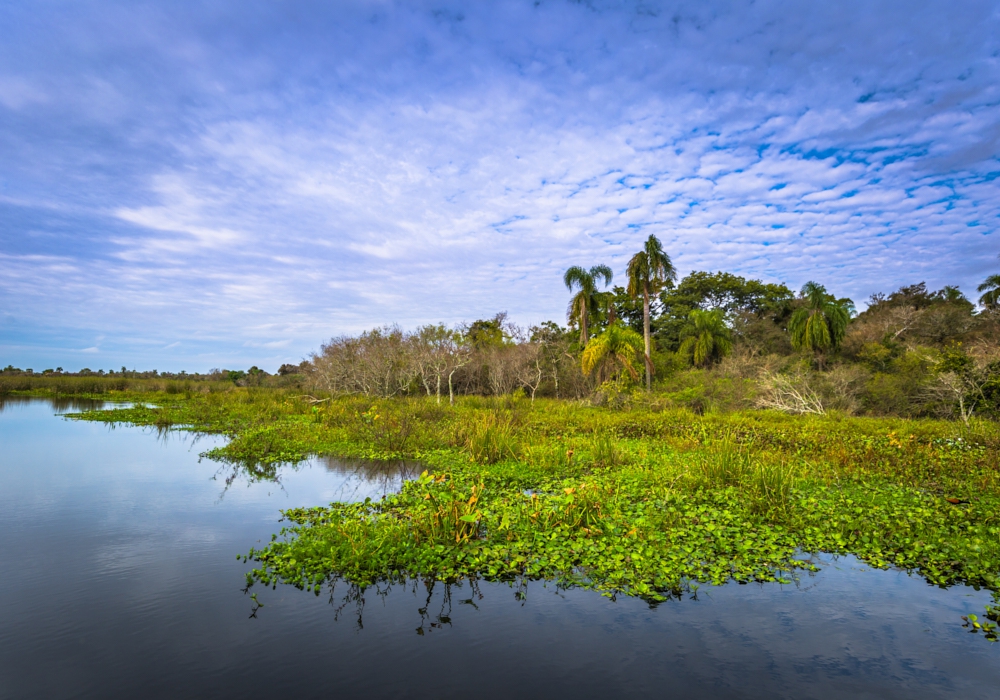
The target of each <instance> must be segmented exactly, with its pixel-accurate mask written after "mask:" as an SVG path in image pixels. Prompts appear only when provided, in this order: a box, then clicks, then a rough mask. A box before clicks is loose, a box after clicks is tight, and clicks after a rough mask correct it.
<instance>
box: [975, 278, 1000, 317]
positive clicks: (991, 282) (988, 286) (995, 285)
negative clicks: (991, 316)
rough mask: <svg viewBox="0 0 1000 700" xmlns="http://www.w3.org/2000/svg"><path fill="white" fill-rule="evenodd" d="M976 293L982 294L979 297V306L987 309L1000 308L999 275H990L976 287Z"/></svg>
mask: <svg viewBox="0 0 1000 700" xmlns="http://www.w3.org/2000/svg"><path fill="white" fill-rule="evenodd" d="M976 291H977V292H983V295H982V296H981V297H979V303H980V304H982V305H983V306H985V307H986V308H988V309H997V308H1000V275H990V276H989V277H987V278H986V279H985V280H984V281H983V283H982V284H981V285H979V286H978V287H976Z"/></svg>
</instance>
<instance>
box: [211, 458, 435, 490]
mask: <svg viewBox="0 0 1000 700" xmlns="http://www.w3.org/2000/svg"><path fill="white" fill-rule="evenodd" d="M221 461H222V462H223V466H222V467H220V468H219V470H218V471H217V472H216V473H215V476H213V477H212V478H213V479H214V480H219V479H221V480H222V481H223V483H224V486H223V489H222V493H221V494H220V495H219V498H222V497H223V496H224V495H225V494H226V491H228V490H229V487H230V486H232V485H233V484H234V483H236V482H237V481H239V480H245V481H246V483H247V486H250V485H252V484H257V483H261V482H267V483H272V484H277V486H278V487H279V488H281V489H282V490H284V485H283V484H282V483H281V477H282V475H283V474H288V473H289V472H290V471H291V472H297V471H299V470H300V469H302V467H303V466H309V465H310V464H311V463H312V462H316V463H318V464H319V465H321V466H322V467H323V468H324V469H326V471H328V472H330V473H332V474H336V475H337V476H339V477H341V478H342V479H343V484H342V485H341V488H340V492H339V494H338V496H339V500H345V501H347V500H360V499H359V498H357V496H358V495H359V494H360V493H365V494H367V495H372V492H375V495H379V496H385V495H387V494H390V493H396V492H398V491H399V489H400V488H402V485H403V482H404V481H409V480H410V479H416V478H417V477H418V476H420V473H421V472H422V471H424V469H426V467H425V466H424V465H422V464H421V463H420V462H414V461H411V460H404V459H387V460H378V459H346V458H341V457H327V456H322V457H315V458H313V459H312V460H308V461H303V462H268V463H262V462H254V461H247V460H221Z"/></svg>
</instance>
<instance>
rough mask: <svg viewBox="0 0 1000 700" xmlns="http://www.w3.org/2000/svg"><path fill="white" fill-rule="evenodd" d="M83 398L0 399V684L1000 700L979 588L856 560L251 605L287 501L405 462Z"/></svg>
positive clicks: (300, 595)
mask: <svg viewBox="0 0 1000 700" xmlns="http://www.w3.org/2000/svg"><path fill="white" fill-rule="evenodd" d="M85 407H87V406H86V405H84V404H73V403H67V404H63V405H60V406H53V404H51V403H48V402H42V401H30V402H29V401H15V402H11V401H9V400H8V401H6V402H4V403H0V528H2V530H0V532H2V533H3V536H2V537H0V562H2V565H0V567H2V568H0V698H4V699H6V698H11V699H13V698H17V699H19V700H20V699H24V698H135V697H142V698H161V697H162V698H176V697H183V696H193V697H199V698H200V697H239V698H264V697H267V698H273V697H279V696H282V697H293V698H313V697H324V698H328V697H331V696H336V697H362V696H365V697H379V698H381V697H435V698H438V697H485V698H493V697H497V698H501V697H503V698H510V697H541V696H552V697H565V696H573V697H595V698H596V697H600V698H610V697H657V698H670V697H684V698H701V697H722V696H725V697H733V698H765V697H766V698H775V697H795V698H844V697H849V698H852V699H855V698H907V699H912V698H952V697H963V698H995V697H1000V687H998V681H1000V645H990V644H988V643H987V642H985V641H984V640H983V639H982V637H981V636H975V635H970V634H968V633H967V632H966V631H965V630H964V629H962V627H961V626H960V619H959V618H960V616H961V615H963V614H967V613H969V612H974V613H977V614H979V613H981V611H982V608H983V606H984V605H985V604H986V603H987V602H988V600H989V597H988V595H986V594H984V593H982V592H975V591H972V590H971V589H963V588H955V589H951V590H948V591H941V590H939V589H936V588H932V587H930V586H927V585H926V584H925V583H924V582H923V581H921V580H920V579H918V578H912V577H908V576H906V575H905V574H902V573H899V572H891V571H890V572H886V571H870V570H867V569H866V567H864V566H863V565H861V564H860V563H858V562H857V561H855V560H853V559H850V558H845V559H840V560H837V561H831V562H830V563H829V564H828V565H826V566H824V567H823V570H822V572H821V573H819V574H818V575H815V576H811V577H804V578H803V579H802V580H801V582H800V584H799V585H798V586H781V585H777V584H769V585H765V586H738V585H730V586H724V587H721V588H710V587H704V588H702V589H701V590H700V591H699V594H698V596H697V599H696V600H691V599H689V598H685V599H684V600H682V601H670V602H667V603H664V604H662V605H660V606H658V607H657V608H655V609H650V608H649V607H648V606H647V605H646V604H644V603H642V602H641V601H637V600H630V599H619V600H618V601H617V602H612V601H610V600H608V599H606V598H602V597H601V596H599V595H597V594H595V593H591V592H586V591H557V590H556V589H555V588H553V587H551V586H548V587H546V586H544V585H542V584H540V583H539V584H532V585H531V586H529V588H528V590H527V598H526V600H525V601H523V603H522V602H520V601H518V600H516V598H515V596H514V591H513V590H512V589H510V588H508V587H506V586H503V585H482V586H480V587H479V589H478V591H473V590H470V588H469V586H468V585H465V586H461V587H453V588H452V589H450V590H446V589H445V587H444V586H441V585H438V586H435V587H434V588H433V590H431V591H430V593H428V591H427V590H426V589H425V588H424V587H423V586H421V585H419V584H418V585H416V586H411V587H395V588H393V589H391V590H388V591H383V592H382V595H380V594H379V593H377V592H375V591H371V590H370V591H369V592H368V593H367V594H366V596H365V600H364V604H363V606H359V604H358V602H357V601H350V600H349V601H347V603H346V604H344V603H343V601H342V600H341V598H342V597H343V596H344V595H346V594H347V593H348V591H347V589H346V588H343V587H342V588H340V589H338V590H337V591H336V599H335V600H334V601H333V602H334V604H331V602H330V597H329V596H328V595H326V594H324V595H322V596H320V597H319V598H317V597H315V596H314V595H312V594H311V593H305V592H301V591H297V590H295V589H293V588H288V587H285V588H281V587H279V588H278V590H276V591H271V590H260V589H259V587H258V588H257V589H255V590H258V591H259V593H258V597H259V599H260V600H261V602H263V603H264V605H265V607H263V608H262V609H261V610H260V611H259V612H258V615H257V617H256V619H252V618H250V611H251V603H250V601H249V599H248V598H247V596H245V595H244V594H243V593H242V592H241V588H242V587H243V585H244V574H245V572H246V570H247V566H248V565H247V564H243V563H242V562H238V561H236V555H237V554H238V553H245V552H246V551H248V550H249V549H250V547H252V546H255V545H257V544H258V543H259V542H262V541H264V542H266V541H267V540H268V539H270V535H271V533H272V532H276V531H277V530H278V529H279V528H280V524H279V522H278V518H279V517H280V516H279V513H278V510H279V509H280V508H286V507H293V506H310V505H320V504H324V503H327V502H329V501H331V500H335V499H352V500H353V499H360V498H364V497H365V496H378V495H379V494H381V493H384V492H386V491H387V490H391V489H394V488H398V485H399V483H400V480H401V479H403V478H407V477H408V476H412V475H413V473H414V472H415V470H416V469H417V467H416V466H414V465H406V464H403V465H397V468H396V469H395V470H392V469H385V468H383V469H373V468H371V467H370V466H369V467H366V466H365V465H358V464H348V463H341V462H337V461H335V460H327V461H326V462H320V461H315V462H313V463H310V464H308V465H304V466H303V467H302V468H299V469H297V470H292V469H284V470H282V471H281V472H280V474H279V475H278V476H279V480H280V483H275V482H272V481H267V480H257V479H256V477H255V476H254V475H253V474H252V473H249V474H248V473H247V472H245V471H244V472H241V471H239V470H236V471H233V469H232V468H231V467H226V466H224V465H222V466H220V465H219V464H218V463H215V462H211V461H208V460H203V461H199V459H198V453H199V452H203V451H205V450H207V449H210V448H211V447H214V446H216V445H218V444H220V442H221V439H220V438H216V437H200V438H194V437H192V436H190V435H185V434H181V433H167V434H165V435H160V434H157V433H156V432H155V431H150V430H143V429H138V428H121V427H118V428H114V429H112V428H109V427H108V426H105V425H101V424H93V423H80V422H76V421H68V420H65V419H62V418H60V417H57V416H56V415H55V414H56V412H58V411H66V410H79V409H80V408H85ZM227 481H228V482H229V483H228V486H227ZM428 598H429V602H428ZM338 608H339V611H338ZM359 611H360V615H359ZM359 623H360V625H359Z"/></svg>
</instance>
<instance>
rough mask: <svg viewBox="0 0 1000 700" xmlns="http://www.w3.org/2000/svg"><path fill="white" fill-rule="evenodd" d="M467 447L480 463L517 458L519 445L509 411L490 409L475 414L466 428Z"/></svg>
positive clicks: (493, 462)
mask: <svg viewBox="0 0 1000 700" xmlns="http://www.w3.org/2000/svg"><path fill="white" fill-rule="evenodd" d="M464 442H465V448H466V450H468V452H469V455H470V456H471V457H472V459H473V460H475V461H476V462H477V463H479V464H496V463H497V462H499V461H501V460H504V459H516V458H517V456H518V452H519V450H518V445H517V441H516V439H515V436H514V423H513V419H512V417H511V415H510V413H509V412H507V411H498V410H490V411H483V412H481V413H478V414H475V415H473V417H472V420H471V421H470V422H469V423H468V427H467V428H466V429H465V440H464Z"/></svg>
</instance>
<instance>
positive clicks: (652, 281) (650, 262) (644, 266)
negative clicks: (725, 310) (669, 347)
mask: <svg viewBox="0 0 1000 700" xmlns="http://www.w3.org/2000/svg"><path fill="white" fill-rule="evenodd" d="M627 274H628V290H627V292H628V295H629V296H630V297H632V298H633V299H635V298H636V297H638V296H639V295H640V294H641V295H642V336H643V342H644V343H645V348H646V353H645V356H644V359H645V365H646V389H647V390H648V389H651V388H652V386H653V360H652V359H650V356H649V346H650V338H649V297H650V296H651V295H653V294H656V293H657V292H659V291H660V290H661V289H663V287H664V286H666V284H667V282H668V281H671V282H672V281H673V280H675V279H677V271H676V270H674V265H673V263H672V262H670V256H669V255H667V254H666V253H665V252H663V246H662V245H661V244H660V241H659V239H658V238H657V237H656V236H654V235H652V234H650V236H649V238H648V239H646V243H645V244H644V245H643V246H642V250H641V251H639V252H638V253H636V254H635V255H633V256H632V259H631V260H629V261H628V272H627Z"/></svg>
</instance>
